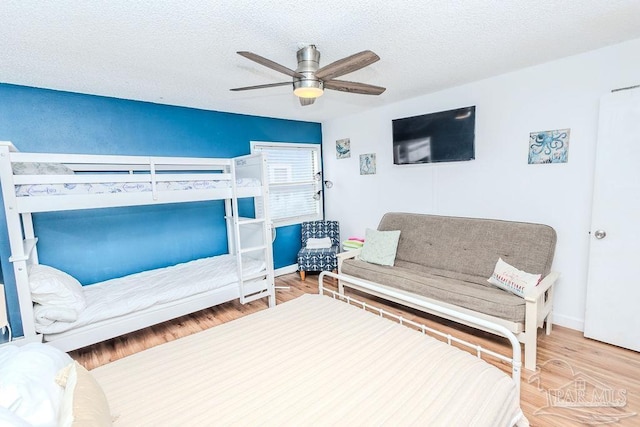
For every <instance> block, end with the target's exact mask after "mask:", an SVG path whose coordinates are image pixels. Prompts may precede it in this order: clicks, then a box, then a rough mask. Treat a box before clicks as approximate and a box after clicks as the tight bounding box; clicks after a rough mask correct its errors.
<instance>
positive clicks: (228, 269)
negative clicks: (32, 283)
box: [34, 255, 265, 334]
mask: <svg viewBox="0 0 640 427" xmlns="http://www.w3.org/2000/svg"><path fill="white" fill-rule="evenodd" d="M243 267H244V269H243V271H244V273H245V274H247V275H250V274H254V273H258V272H260V271H263V270H264V269H265V264H264V262H262V261H258V260H255V259H251V258H248V257H243ZM237 281H238V274H237V263H236V257H235V256H234V255H219V256H215V257H210V258H202V259H197V260H194V261H189V262H185V263H182V264H177V265H173V266H171V267H165V268H159V269H155V270H149V271H143V272H140V273H136V274H131V275H129V276H124V277H119V278H117V279H111V280H107V281H104V282H99V283H96V284H93V285H87V286H83V291H84V296H85V299H86V301H87V307H86V308H85V309H84V310H83V311H82V312H80V314H79V315H78V318H77V320H75V321H71V322H70V321H65V320H67V319H66V318H65V316H64V313H60V311H59V310H58V308H57V307H51V306H43V305H40V304H35V305H34V315H35V323H36V331H37V332H39V333H42V334H57V333H61V332H65V331H68V330H71V329H75V328H79V327H81V326H85V325H88V324H92V323H96V322H99V321H101V320H105V319H112V318H116V317H119V316H124V315H126V314H129V313H134V312H138V311H141V310H144V309H146V308H149V307H151V306H154V305H156V304H162V303H167V302H171V301H177V300H180V299H182V298H186V297H188V296H191V295H197V294H200V293H203V292H207V291H211V290H214V289H218V288H221V287H223V286H227V285H230V284H233V283H237Z"/></svg>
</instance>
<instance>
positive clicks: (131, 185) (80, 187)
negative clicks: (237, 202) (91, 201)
mask: <svg viewBox="0 0 640 427" xmlns="http://www.w3.org/2000/svg"><path fill="white" fill-rule="evenodd" d="M236 185H237V186H238V187H259V186H260V185H261V183H260V181H259V180H257V179H246V178H243V179H237V180H236ZM228 187H229V180H197V181H158V182H157V183H156V190H157V191H185V190H209V189H214V188H228ZM149 191H152V188H151V183H150V182H101V183H91V184H24V185H16V196H17V197H30V196H36V197H37V196H56V195H74V194H107V193H141V192H149Z"/></svg>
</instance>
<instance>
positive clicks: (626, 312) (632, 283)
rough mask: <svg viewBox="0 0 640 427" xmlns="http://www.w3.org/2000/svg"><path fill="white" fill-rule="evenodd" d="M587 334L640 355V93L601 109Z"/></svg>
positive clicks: (621, 95)
mask: <svg viewBox="0 0 640 427" xmlns="http://www.w3.org/2000/svg"><path fill="white" fill-rule="evenodd" d="M584 335H585V336H586V337H588V338H593V339H596V340H600V341H604V342H608V343H611V344H615V345H617V346H620V347H625V348H629V349H632V350H636V351H640V88H637V89H630V90H625V91H621V92H616V93H613V94H610V95H607V96H605V97H604V98H603V99H602V101H601V104H600V123H599V129H598V148H597V157H596V170H595V187H594V194H593V211H592V217H591V244H590V253H589V279H588V285H587V306H586V313H585V325H584Z"/></svg>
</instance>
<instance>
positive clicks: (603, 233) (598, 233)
mask: <svg viewBox="0 0 640 427" xmlns="http://www.w3.org/2000/svg"><path fill="white" fill-rule="evenodd" d="M593 235H594V236H595V238H596V239H598V240H602V239H604V238H605V237H607V232H606V231H604V230H596V231H595V233H593Z"/></svg>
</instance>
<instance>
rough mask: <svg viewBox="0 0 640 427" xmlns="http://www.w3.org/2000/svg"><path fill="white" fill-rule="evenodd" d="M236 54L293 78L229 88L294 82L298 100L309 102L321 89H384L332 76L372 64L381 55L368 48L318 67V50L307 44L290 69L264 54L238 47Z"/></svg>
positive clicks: (374, 91)
mask: <svg viewBox="0 0 640 427" xmlns="http://www.w3.org/2000/svg"><path fill="white" fill-rule="evenodd" d="M238 55H241V56H244V57H245V58H247V59H250V60H252V61H254V62H257V63H258V64H260V65H264V66H265V67H269V68H271V69H272V70H275V71H279V72H281V73H283V74H286V75H288V76H291V77H292V78H293V82H281V83H269V84H264V85H257V86H246V87H237V88H234V89H231V90H232V91H242V90H252V89H264V88H268V87H275V86H286V85H290V84H292V83H293V94H294V95H296V96H297V97H298V98H299V99H300V104H301V105H303V106H305V105H311V104H313V102H314V101H315V99H316V98H317V97H319V96H321V95H322V94H323V93H324V89H332V90H339V91H341V92H349V93H359V94H363V95H380V94H381V93H382V92H384V91H385V90H386V89H385V88H383V87H380V86H374V85H370V84H365V83H357V82H350V81H346V80H335V77H340V76H343V75H345V74H349V73H352V72H354V71H357V70H359V69H361V68H364V67H366V66H367V65H371V64H373V63H374V62H376V61H378V60H379V59H380V57H379V56H378V55H376V54H375V53H373V52H371V51H370V50H365V51H362V52H360V53H356V54H354V55H351V56H347V57H346V58H342V59H340V60H338V61H335V62H332V63H331V64H329V65H325V66H324V67H322V68H319V67H320V52H319V51H318V49H316V47H315V46H314V45H308V46H305V47H303V48H301V49H300V50H298V52H297V53H296V56H297V58H298V68H296V70H295V71H294V70H292V69H290V68H287V67H285V66H284V65H280V64H278V63H277V62H274V61H271V60H270V59H267V58H264V57H262V56H260V55H256V54H255V53H251V52H246V51H241V52H238Z"/></svg>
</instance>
